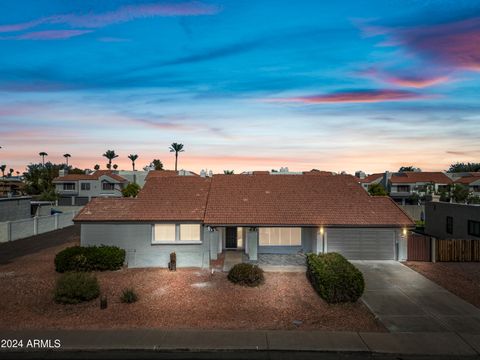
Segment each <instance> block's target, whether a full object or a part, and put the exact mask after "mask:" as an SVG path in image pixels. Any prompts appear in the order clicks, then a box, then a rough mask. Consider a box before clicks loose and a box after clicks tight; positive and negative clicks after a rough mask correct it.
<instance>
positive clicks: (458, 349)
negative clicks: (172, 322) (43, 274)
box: [0, 329, 480, 356]
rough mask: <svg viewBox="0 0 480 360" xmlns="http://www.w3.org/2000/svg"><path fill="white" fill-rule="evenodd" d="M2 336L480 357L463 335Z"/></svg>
mask: <svg viewBox="0 0 480 360" xmlns="http://www.w3.org/2000/svg"><path fill="white" fill-rule="evenodd" d="M0 339H18V340H19V339H22V340H23V348H21V349H19V348H17V349H11V350H8V349H4V348H2V349H1V350H0V352H5V351H17V352H18V351H42V350H47V349H45V348H43V349H42V348H28V349H27V348H26V344H27V342H28V340H31V341H32V340H34V339H38V340H44V341H45V340H51V342H52V344H53V343H54V340H55V339H59V340H60V342H61V347H60V348H58V349H56V350H60V351H62V350H63V351H87V350H88V351H95V350H154V351H166V352H172V351H187V350H188V351H190V352H195V351H234V350H238V351H321V352H331V351H334V352H368V353H390V354H417V355H450V356H453V355H455V356H463V355H470V356H475V355H479V354H480V335H473V334H457V333H451V332H450V333H443V332H435V333H362V332H361V333H356V332H322V331H230V330H225V331H218V330H204V331H191V330H172V331H165V330H144V329H138V330H43V331H42V330H25V331H0Z"/></svg>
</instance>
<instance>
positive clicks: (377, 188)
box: [368, 184, 388, 196]
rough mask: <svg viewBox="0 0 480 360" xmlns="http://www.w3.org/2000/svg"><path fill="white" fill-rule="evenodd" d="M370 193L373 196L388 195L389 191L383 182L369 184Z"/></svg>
mask: <svg viewBox="0 0 480 360" xmlns="http://www.w3.org/2000/svg"><path fill="white" fill-rule="evenodd" d="M368 193H369V194H370V195H372V196H386V195H388V193H387V191H386V190H385V188H384V187H383V185H382V184H370V185H368Z"/></svg>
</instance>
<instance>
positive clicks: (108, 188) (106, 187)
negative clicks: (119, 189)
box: [102, 182, 115, 190]
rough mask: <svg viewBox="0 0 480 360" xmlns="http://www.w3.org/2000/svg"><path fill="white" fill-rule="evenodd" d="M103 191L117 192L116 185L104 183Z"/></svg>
mask: <svg viewBox="0 0 480 360" xmlns="http://www.w3.org/2000/svg"><path fill="white" fill-rule="evenodd" d="M102 189H103V190H115V184H112V183H109V182H104V183H102Z"/></svg>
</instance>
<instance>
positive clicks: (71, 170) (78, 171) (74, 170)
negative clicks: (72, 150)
mask: <svg viewBox="0 0 480 360" xmlns="http://www.w3.org/2000/svg"><path fill="white" fill-rule="evenodd" d="M67 170H68V173H69V174H78V175H82V174H85V170H82V169H79V168H72V167H71V166H69V167H68V168H67Z"/></svg>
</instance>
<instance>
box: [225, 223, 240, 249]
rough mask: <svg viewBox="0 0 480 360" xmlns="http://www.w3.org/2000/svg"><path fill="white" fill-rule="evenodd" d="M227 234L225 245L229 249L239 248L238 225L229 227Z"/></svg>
mask: <svg viewBox="0 0 480 360" xmlns="http://www.w3.org/2000/svg"><path fill="white" fill-rule="evenodd" d="M225 232H226V234H225V247H226V248H227V249H236V248H237V228H236V227H227V228H226V231H225Z"/></svg>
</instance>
